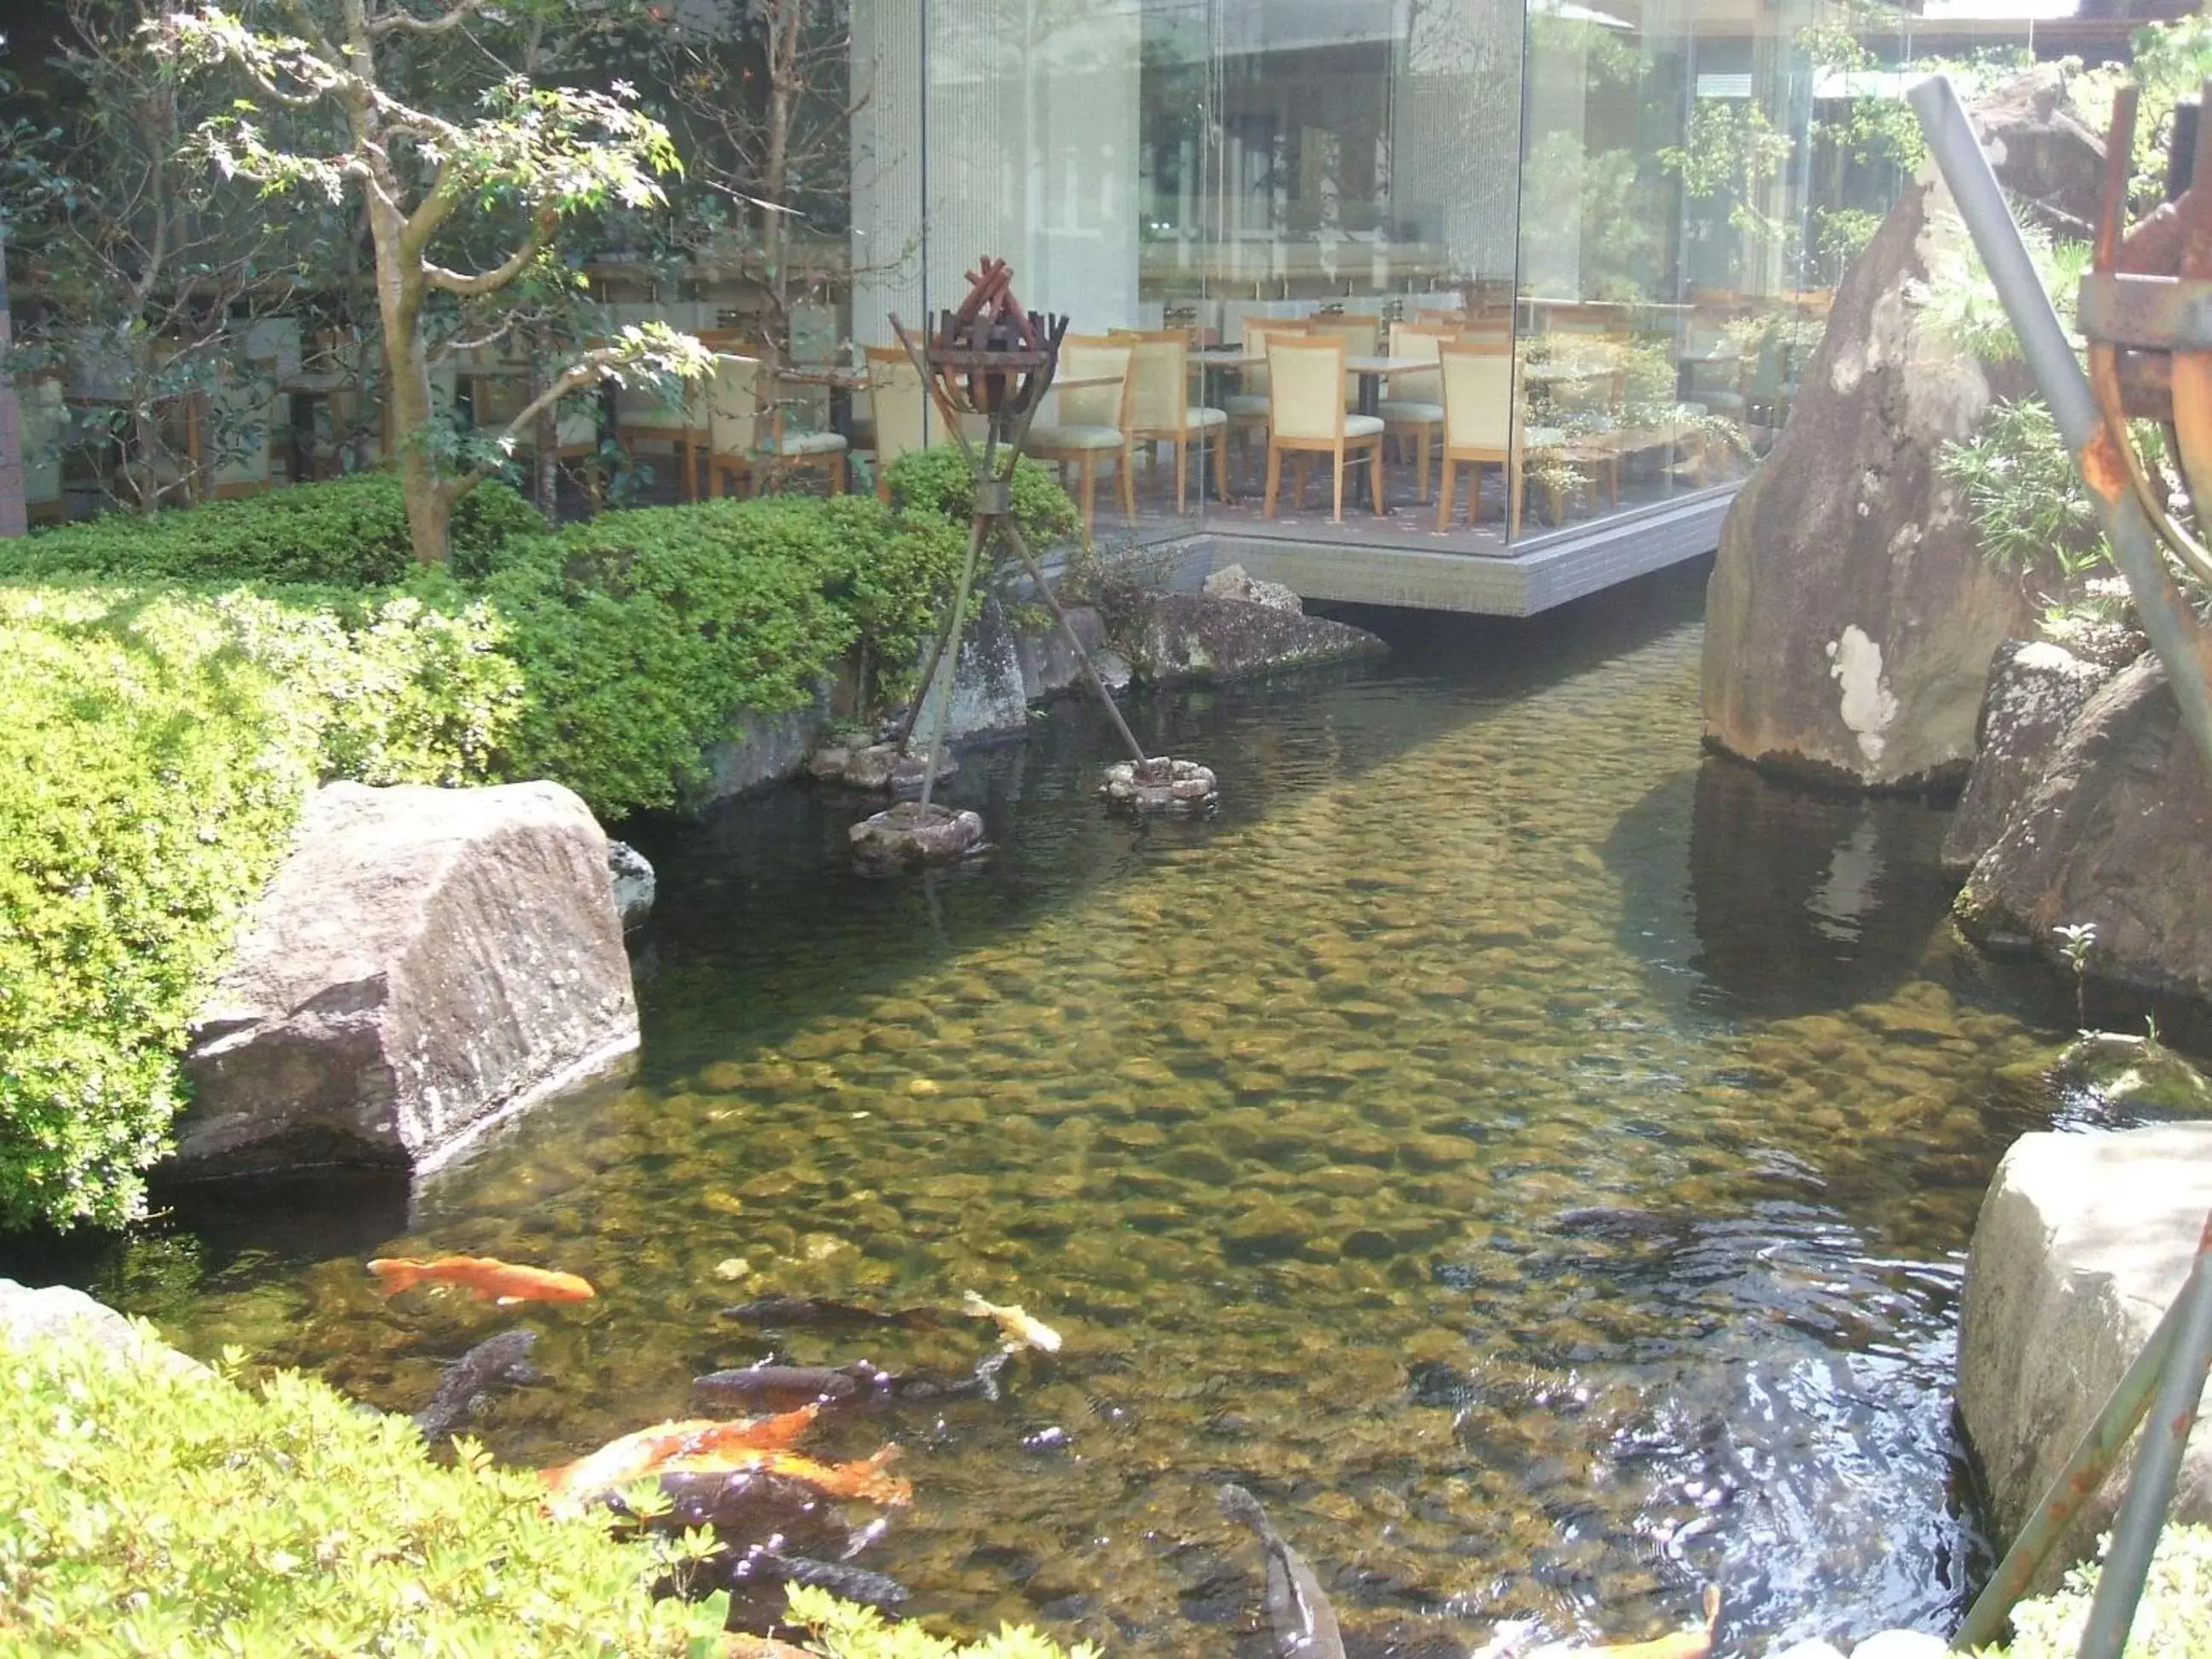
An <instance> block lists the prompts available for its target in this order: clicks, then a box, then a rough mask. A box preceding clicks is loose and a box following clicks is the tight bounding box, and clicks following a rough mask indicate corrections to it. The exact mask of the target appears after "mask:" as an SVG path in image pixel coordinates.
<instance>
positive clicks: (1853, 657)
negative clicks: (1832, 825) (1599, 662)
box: [1704, 89, 2039, 788]
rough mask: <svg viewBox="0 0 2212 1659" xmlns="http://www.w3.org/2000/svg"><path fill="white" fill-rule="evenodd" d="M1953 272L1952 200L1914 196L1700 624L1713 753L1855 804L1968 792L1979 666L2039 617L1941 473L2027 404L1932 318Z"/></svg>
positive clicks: (1864, 280)
mask: <svg viewBox="0 0 2212 1659" xmlns="http://www.w3.org/2000/svg"><path fill="white" fill-rule="evenodd" d="M1998 95H1999V96H2000V97H2002V89H2000V93H1999V94H1998ZM2033 153H2035V152H2033V149H2032V148H2031V147H2030V146H2028V145H2027V144H2026V143H2015V144H2014V145H2013V147H2012V149H2011V151H2010V152H2009V154H2010V155H2013V156H2014V157H2015V158H2025V157H2027V156H2028V155H2031V154H2033ZM1999 165H2000V168H2001V172H2000V177H2001V178H2004V179H2005V182H2006V183H2007V184H2008V185H2011V184H2013V183H2014V182H2015V181H2014V180H2013V179H2011V178H2009V177H2007V176H2006V174H2005V172H2004V170H2003V169H2004V168H2005V167H2006V165H2007V164H2006V163H2005V161H2003V160H2002V158H1999ZM1966 259H1967V245H1966V233H1965V231H1964V229H1963V228H1961V227H1960V224H1959V222H1958V221H1957V219H1956V217H1955V216H1954V213H1953V212H1952V210H1951V209H1950V206H1949V202H1948V195H1947V194H1946V193H1945V192H1944V191H1943V190H1942V185H1940V183H1934V182H1930V181H1929V180H1928V179H1923V180H1922V181H1920V182H1918V183H1916V184H1914V185H1911V187H1910V188H1908V189H1907V190H1906V191H1905V194H1904V196H1903V197H1901V198H1900V199H1899V202H1898V204H1897V205H1896V206H1895V207H1894V208H1893V209H1892V210H1891V211H1890V214H1889V216H1888V217H1887V219H1886V220H1885V221H1883V222H1882V226H1881V229H1880V230H1879V231H1878V232H1877V233H1876V234H1875V237H1874V240H1872V241H1871V242H1870V243H1869V245H1868V246H1867V248H1866V249H1865V251H1864V252H1862V253H1861V254H1860V255H1859V257H1858V258H1857V260H1855V261H1854V262H1853V263H1852V265H1851V268H1850V270H1849V272H1847V273H1846V275H1845V276H1844V280H1843V282H1842V283H1841V285H1840V286H1839V287H1838V289H1837V290H1836V295H1835V301H1834V305H1833V307H1832V312H1831V314H1830V317H1829V320H1828V325H1827V331H1826V336H1825V337H1824V338H1823V340H1822V342H1821V343H1820V349H1818V351H1816V352H1815V353H1814V356H1813V360H1812V362H1811V363H1810V365H1809V366H1808V368H1807V369H1806V371H1805V373H1804V374H1803V376H1802V382H1801V384H1800V386H1799V389H1798V392H1797V395H1796V399H1795V402H1794V404H1793V406H1792V408H1791V410H1790V418H1789V422H1788V424H1787V426H1786V427H1785V428H1784V430H1783V434H1782V436H1781V438H1780V439H1779V441H1778V442H1777V443H1776V444H1775V447H1774V448H1773V451H1772V453H1770V454H1769V455H1768V456H1767V458H1766V459H1765V463H1764V465H1761V466H1760V467H1759V471H1758V472H1757V473H1756V474H1755V475H1754V476H1753V477H1752V479H1751V481H1750V482H1749V483H1747V484H1746V485H1745V486H1744V488H1743V489H1742V491H1741V493H1740V494H1739V495H1737V496H1736V498H1735V501H1734V502H1733V503H1732V504H1731V505H1730V507H1729V514H1728V518H1727V520H1726V522H1725V523H1724V524H1723V527H1722V531H1721V544H1720V550H1719V554H1718V556H1717V560H1716V562H1715V563H1714V567H1713V574H1712V580H1711V584H1710V586H1709V587H1708V591H1707V598H1706V616H1705V621H1706V627H1705V691H1704V696H1705V737H1706V739H1707V741H1708V742H1710V743H1711V744H1714V745H1715V746H1717V747H1718V748H1721V749H1723V750H1727V751H1729V752H1730V753H1732V754H1735V755H1738V756H1741V757H1743V758H1744V759H1746V760H1749V761H1752V762H1753V763H1757V764H1759V765H1761V766H1765V767H1767V768H1769V769H1774V770H1778V771H1784V772H1790V773H1796V774H1801V775H1808V776H1811V777H1814V778H1817V779H1819V780H1820V781H1824V782H1832V783H1841V784H1844V785H1848V786H1851V787H1869V788H1916V787H1928V786H1945V785H1950V784H1955V783H1957V782H1959V781H1961V780H1962V779H1963V778H1964V776H1965V774H1966V767H1967V763H1969V762H1970V761H1971V760H1972V757H1973V753H1974V727H1975V720H1976V716H1977V715H1978V713H1979V711H1980V708H1981V701H1982V687H1983V682H1984V676H1985V674H1986V672H1987V670H1988V667H1989V663H1990V656H1991V654H1992V653H1994V652H1995V651H1996V648H1997V646H1998V645H1999V644H2000V643H2001V642H2002V641H2004V640H2006V639H2008V638H2010V637H2013V636H2015V635H2023V634H2027V633H2028V632H2030V631H2031V630H2032V624H2033V620H2034V617H2035V613H2036V611H2037V610H2038V608H2039V605H2038V601H2037V597H2036V594H2035V592H2034V591H2033V586H2034V585H2033V583H2032V582H2029V581H2027V580H2023V579H2021V578H2020V577H2018V576H2015V575H2011V574H2006V573H2004V572H2002V571H1999V570H1998V569H1996V568H1995V567H1994V566H1992V565H1991V564H1990V562H1988V561H1987V560H1985V559H1984V558H1983V557H1982V556H1981V555H1980V553H1979V552H1978V550H1977V547H1976V542H1975V537H1974V534H1973V530H1972V526H1971V524H1970V523H1969V522H1968V520H1967V518H1966V513H1965V511H1964V510H1963V506H1962V503H1961V502H1960V500H1959V498H1958V495H1957V492H1956V491H1954V489H1951V487H1950V486H1949V485H1948V484H1947V483H1944V482H1943V480H1942V478H1941V477H1939V476H1938V474H1937V471H1936V459H1937V456H1938V454H1939V453H1940V452H1941V451H1942V447H1943V446H1944V445H1946V444H1947V443H1950V442H1953V441H1957V440H1961V439H1964V438H1966V437H1968V436H1970V435H1972V433H1973V432H1974V431H1975V429H1976V428H1978V426H1979V425H1980V423H1981V422H1982V419H1983V417H1984V415H1985V414H1986V413H1987V412H1988V410H1989V407H1990V403H1991V401H1992V399H1994V398H2002V397H2015V396H2020V395H2023V394H2025V393H2027V391H2028V390H2029V386H2028V381H2027V376H2026V374H2025V371H2024V370H2022V369H2021V367H2020V366H2019V365H2017V364H2013V365H2008V366H2004V367H2002V368H1996V367H1992V366H1990V365H1988V364H1985V363H1983V362H1979V361H1978V360H1977V359H1976V358H1974V357H1973V356H1971V355H1969V354H1967V353H1966V352H1965V351H1962V350H1961V349H1960V348H1959V347H1958V346H1957V345H1955V344H1954V343H1953V342H1952V341H1951V340H1950V339H1949V338H1948V337H1946V336H1945V335H1944V334H1943V333H1942V331H1940V330H1938V329H1937V328H1936V326H1935V325H1934V324H1933V323H1932V322H1931V320H1930V319H1929V316H1928V314H1927V312H1926V309H1925V307H1924V306H1923V302H1922V301H1923V295H1924V294H1925V292H1926V289H1927V284H1928V283H1929V281H1930V279H1931V277H1940V278H1941V279H1942V280H1951V279H1953V278H1954V276H1959V275H1962V274H1963V272H1964V270H1966Z"/></svg>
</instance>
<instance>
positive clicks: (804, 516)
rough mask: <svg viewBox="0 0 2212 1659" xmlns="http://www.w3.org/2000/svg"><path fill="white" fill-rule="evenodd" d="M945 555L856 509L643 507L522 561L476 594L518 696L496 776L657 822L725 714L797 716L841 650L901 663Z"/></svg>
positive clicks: (940, 535) (938, 532) (932, 535)
mask: <svg viewBox="0 0 2212 1659" xmlns="http://www.w3.org/2000/svg"><path fill="white" fill-rule="evenodd" d="M1063 499H1065V498H1064V497H1063ZM962 552H963V543H962V541H961V539H960V538H959V536H958V533H957V532H956V531H954V530H953V529H952V527H951V526H950V525H949V524H947V523H946V522H945V521H944V520H941V519H938V518H934V517H933V516H928V515H921V514H915V515H909V516H908V517H907V518H905V519H901V518H898V517H896V516H894V515H893V514H892V513H890V512H889V511H887V510H886V509H885V508H884V507H882V506H881V505H880V504H878V502H877V501H874V500H872V499H871V498H869V497H866V496H845V497H841V498H837V499H833V500H830V501H820V500H816V499H813V498H811V497H805V496H788V497H781V498H775V497H771V498H766V499H762V500H757V501H714V502H708V503H705V504H703V505H701V506H697V507H650V508H645V509H642V510H640V511H637V512H632V513H610V514H607V515H605V517H603V518H600V519H598V520H593V521H592V523H590V524H587V525H579V526H574V527H573V528H571V529H569V530H568V531H566V532H562V535H561V536H560V537H558V538H554V539H552V540H550V541H547V542H544V543H540V544H530V545H526V546H524V547H522V548H521V549H520V551H519V552H518V554H517V555H516V556H513V557H512V558H509V559H507V560H506V561H504V562H501V564H500V565H499V566H498V567H497V568H495V570H494V572H493V574H492V575H491V577H490V579H489V582H488V584H487V586H486V590H485V591H486V594H487V597H488V598H489V601H490V603H491V605H492V606H493V608H494V609H495V611H497V612H498V613H499V614H500V615H501V617H504V618H506V619H507V623H508V625H509V627H510V628H511V629H512V632H511V635H510V636H509V641H508V645H507V648H508V649H509V650H510V651H511V653H512V654H513V657H514V659H515V660H516V662H517V663H518V665H520V670H521V672H522V674H523V676H524V678H525V679H526V683H527V684H528V686H529V700H528V707H527V709H526V713H525V714H524V715H523V718H522V720H521V721H520V726H519V727H518V728H517V730H516V732H515V735H514V740H513V750H512V752H511V753H510V755H509V756H508V757H507V768H508V769H509V771H510V772H511V773H512V774H513V775H517V776H521V777H551V778H556V779H558V780H559V781H562V782H563V783H566V784H567V785H568V787H571V788H573V789H574V790H575V791H576V792H577V793H579V794H580V795H582V796H583V797H584V799H586V800H587V801H589V802H590V803H591V804H592V807H593V808H594V810H596V811H599V812H600V813H602V814H603V815H606V816H610V817H612V816H618V815H620V814H622V813H624V812H629V811H635V810H637V809H639V808H641V807H653V806H666V805H672V804H674V803H676V802H677V801H678V800H679V799H682V798H683V796H684V793H685V791H686V790H687V789H688V788H689V787H690V786H691V785H693V784H694V783H696V782H697V781H699V780H700V779H701V777H702V770H703V768H702V755H701V750H702V747H703V745H704V744H707V743H708V742H710V741H712V740H713V739H714V738H716V737H718V736H719V735H720V733H721V732H722V731H723V730H724V728H725V726H726V723H727V721H728V720H729V718H730V716H731V715H732V714H733V713H734V712H735V711H736V710H738V709H739V708H755V709H763V710H775V709H781V708H793V707H796V706H797V705H799V704H800V703H802V702H805V701H806V700H807V698H808V697H809V696H811V694H812V690H813V687H814V684H815V682H816V681H817V679H818V678H820V677H821V676H822V675H823V673H824V672H826V671H828V670H829V667H830V666H831V665H833V664H834V663H835V662H836V660H837V659H838V658H839V657H840V656H841V655H842V654H843V653H845V651H846V650H847V649H848V647H851V646H853V645H854V644H855V643H856V642H863V641H865V642H866V644H867V645H868V647H869V648H870V651H871V652H872V654H873V655H874V656H875V657H876V659H878V661H898V662H903V661H905V660H906V659H909V658H911V657H912V656H913V655H914V654H915V649H916V647H917V646H918V644H919V642H920V641H921V636H922V634H923V633H924V632H925V630H926V629H927V627H928V626H929V623H930V622H931V620H932V618H933V617H934V615H935V613H936V607H937V605H938V603H939V599H940V597H941V596H942V595H943V594H944V592H945V591H946V587H947V586H948V584H949V583H950V581H951V576H952V573H953V572H954V571H955V570H956V569H957V565H958V562H959V559H960V556H961V554H962Z"/></svg>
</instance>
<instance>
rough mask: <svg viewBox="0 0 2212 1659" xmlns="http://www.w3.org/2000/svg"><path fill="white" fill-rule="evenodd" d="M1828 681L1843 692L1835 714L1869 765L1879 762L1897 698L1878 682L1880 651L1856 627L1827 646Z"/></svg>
mask: <svg viewBox="0 0 2212 1659" xmlns="http://www.w3.org/2000/svg"><path fill="white" fill-rule="evenodd" d="M1828 677H1829V678H1831V679H1832V680H1834V681H1835V682H1836V684H1838V685H1839V686H1841V687H1842V688H1843V699H1842V702H1841V703H1840V705H1839V706H1838V714H1841V715H1842V716H1843V721H1844V725H1845V726H1849V727H1850V729H1851V734H1852V736H1853V737H1855V738H1857V739H1858V745H1859V752H1860V753H1861V754H1863V755H1864V756H1865V757H1867V760H1868V762H1869V763H1874V762H1876V761H1879V760H1880V759H1881V751H1882V750H1883V748H1884V746H1885V745H1886V744H1887V741H1888V739H1887V736H1886V735H1885V734H1886V733H1887V731H1888V729H1889V726H1890V725H1891V723H1892V722H1893V721H1894V720H1896V719H1897V712H1898V709H1897V697H1896V695H1895V694H1894V693H1893V692H1892V691H1891V690H1890V689H1889V683H1888V681H1887V680H1885V679H1884V678H1882V672H1881V647H1880V646H1879V645H1877V644H1875V642H1874V641H1873V640H1872V639H1871V638H1869V636H1868V635H1867V633H1866V630H1865V629H1862V628H1861V627H1860V626H1859V625H1858V624H1857V623H1848V624H1846V626H1845V627H1844V631H1843V634H1842V635H1841V636H1840V637H1838V638H1837V639H1835V640H1833V641H1830V643H1829V646H1828Z"/></svg>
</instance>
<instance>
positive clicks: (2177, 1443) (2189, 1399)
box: [2081, 1216, 2212, 1659]
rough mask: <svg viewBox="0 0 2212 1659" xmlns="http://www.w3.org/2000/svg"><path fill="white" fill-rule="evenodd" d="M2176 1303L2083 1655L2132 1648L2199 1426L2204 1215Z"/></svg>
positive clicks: (2209, 1354)
mask: <svg viewBox="0 0 2212 1659" xmlns="http://www.w3.org/2000/svg"><path fill="white" fill-rule="evenodd" d="M2174 1306H2175V1307H2176V1308H2177V1309H2179V1310H2180V1315H2181V1317H2180V1319H2179V1321H2178V1322H2177V1324H2176V1328H2175V1330H2174V1334H2173V1352H2172V1354H2171V1355H2170V1356H2168V1358H2167V1359H2166V1374H2165V1376H2162V1377H2160V1379H2159V1385H2158V1398H2157V1400H2156V1401H2155V1402H2154V1404H2153V1406H2152V1408H2151V1419H2150V1426H2149V1427H2148V1429H2146V1430H2145V1431H2143V1442H2142V1449H2141V1450H2139V1451H2138V1452H2136V1472H2135V1474H2134V1475H2133V1477H2132V1478H2131V1479H2130V1480H2129V1481H2128V1495H2127V1496H2126V1498H2123V1499H2122V1500H2121V1503H2120V1510H2119V1513H2118V1515H2116V1516H2113V1517H2112V1547H2111V1548H2110V1549H2108V1550H2106V1552H2105V1565H2104V1566H2103V1568H2102V1569H2101V1570H2100V1571H2099V1572H2098V1574H2097V1595H2096V1598H2095V1600H2093V1601H2091V1602H2090V1604H2089V1625H2088V1628H2087V1629H2086V1630H2084V1631H2083V1632H2081V1659H2120V1651H2121V1650H2122V1649H2124V1648H2125V1647H2126V1646H2127V1643H2128V1627H2129V1626H2131V1625H2132V1624H2134V1622H2135V1617H2136V1603H2138V1602H2139V1601H2142V1588H2143V1580H2144V1578H2145V1577H2148V1574H2149V1572H2150V1558H2151V1553H2152V1552H2153V1551H2154V1550H2155V1549H2156V1548H2157V1547H2158V1535H2159V1533H2160V1530H2161V1529H2163V1528H2164V1527H2165V1525H2166V1511H2167V1510H2169V1509H2171V1508H2172V1504H2173V1489H2174V1486H2175V1485H2176V1484H2177V1483H2178V1482H2179V1480H2180V1478H2181V1459H2182V1454H2183V1453H2184V1452H2185V1451H2187V1450H2188V1449H2189V1431H2190V1430H2191V1429H2192V1428H2194V1427H2195V1426H2196V1425H2197V1401H2199V1400H2201V1399H2202V1398H2203V1394H2204V1379H2205V1377H2206V1376H2207V1375H2208V1374H2212V1216H2208V1217H2207V1218H2205V1223H2204V1231H2203V1236H2202V1237H2200V1238H2199V1239H2198V1240H2197V1261H2196V1262H2195V1264H2194V1266H2193V1267H2191V1271H2190V1274H2189V1279H2188V1282H2187V1283H2186V1284H2185V1285H2183V1286H2182V1290H2181V1295H2180V1296H2179V1297H2177V1298H2176V1299H2175V1301H2174Z"/></svg>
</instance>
